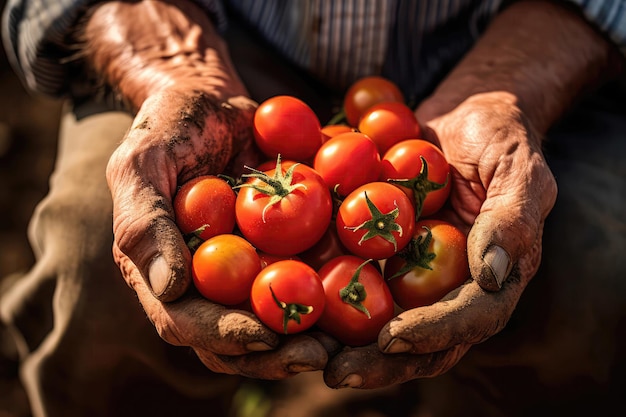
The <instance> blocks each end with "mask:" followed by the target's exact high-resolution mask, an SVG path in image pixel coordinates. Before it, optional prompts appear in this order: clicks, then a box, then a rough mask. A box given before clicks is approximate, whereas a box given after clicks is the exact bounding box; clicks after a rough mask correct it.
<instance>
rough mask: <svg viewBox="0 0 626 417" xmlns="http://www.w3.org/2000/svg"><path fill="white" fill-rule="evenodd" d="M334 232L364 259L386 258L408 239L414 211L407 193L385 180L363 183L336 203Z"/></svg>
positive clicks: (407, 241)
mask: <svg viewBox="0 0 626 417" xmlns="http://www.w3.org/2000/svg"><path fill="white" fill-rule="evenodd" d="M336 224H337V235H338V236H339V239H340V240H341V243H343V245H344V246H345V247H346V249H348V250H349V251H350V252H351V253H352V254H354V255H357V256H360V257H361V258H364V259H376V260H380V259H386V258H388V257H390V256H392V255H394V254H395V253H396V252H398V251H400V250H402V249H403V248H404V247H405V246H406V245H407V244H408V243H409V241H410V240H411V237H412V235H413V228H414V226H415V211H414V210H413V204H411V201H410V200H409V198H408V197H407V195H406V194H405V193H404V192H403V191H402V190H401V189H400V188H399V187H396V186H395V185H392V184H389V183H386V182H371V183H368V184H365V185H363V186H361V187H359V188H357V189H356V190H354V191H353V192H351V193H350V194H348V196H347V197H346V198H345V199H344V200H343V201H342V203H341V204H340V206H339V210H338V212H337V218H336Z"/></svg>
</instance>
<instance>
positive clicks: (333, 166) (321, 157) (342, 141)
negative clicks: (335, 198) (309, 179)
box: [313, 132, 381, 197]
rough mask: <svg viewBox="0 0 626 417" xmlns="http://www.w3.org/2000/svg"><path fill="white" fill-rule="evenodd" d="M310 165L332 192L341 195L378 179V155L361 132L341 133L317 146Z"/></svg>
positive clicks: (373, 144) (376, 150) (379, 169)
mask: <svg viewBox="0 0 626 417" xmlns="http://www.w3.org/2000/svg"><path fill="white" fill-rule="evenodd" d="M313 168H315V170H316V171H317V172H318V173H319V174H320V175H321V176H322V178H324V181H325V182H326V184H328V187H329V188H330V189H331V190H332V191H334V192H336V193H337V194H338V195H339V196H342V197H345V196H346V195H348V194H350V192H352V191H353V190H354V189H356V188H357V187H359V186H361V185H363V184H366V183H368V182H372V181H376V180H378V177H379V176H380V172H381V167H380V154H379V153H378V149H377V148H376V144H375V143H374V142H372V140H371V139H370V138H368V137H367V136H365V135H364V134H362V133H359V132H348V133H341V134H339V135H337V136H335V137H333V138H331V139H329V140H328V141H327V142H326V143H324V144H323V145H322V146H321V147H320V149H319V150H318V151H317V153H316V154H315V159H314V160H313Z"/></svg>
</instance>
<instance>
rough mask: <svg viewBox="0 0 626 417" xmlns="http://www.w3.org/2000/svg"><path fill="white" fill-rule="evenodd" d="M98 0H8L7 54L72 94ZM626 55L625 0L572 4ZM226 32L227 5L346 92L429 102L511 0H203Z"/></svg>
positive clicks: (40, 83)
mask: <svg viewBox="0 0 626 417" xmlns="http://www.w3.org/2000/svg"><path fill="white" fill-rule="evenodd" d="M96 1H97V0H8V1H7V6H6V8H5V12H4V15H3V25H2V30H3V38H4V41H5V49H6V50H7V54H8V56H9V58H10V60H11V62H12V63H13V64H14V66H15V68H16V70H17V72H18V73H19V74H21V75H22V77H23V80H24V83H25V84H26V85H27V86H28V87H29V88H30V89H32V90H34V91H38V92H41V93H44V94H48V95H53V96H60V95H63V94H67V92H68V90H69V88H70V84H69V83H70V81H71V77H68V74H67V62H68V60H71V58H72V56H73V53H74V52H75V51H72V46H71V45H67V44H66V42H67V35H68V33H69V32H70V31H71V29H72V26H73V24H74V23H75V22H76V20H77V18H78V17H79V16H80V15H81V14H82V13H83V11H84V10H85V8H86V7H88V6H89V5H91V4H92V3H95V2H96ZM566 1H569V2H572V3H575V4H576V5H578V6H579V7H581V8H582V10H583V13H584V15H585V16H586V17H587V18H588V19H589V20H590V21H591V22H593V23H594V24H595V25H597V27H598V28H600V29H601V30H603V31H604V32H606V34H607V35H608V36H609V37H610V39H612V40H613V41H614V42H615V43H616V44H617V45H618V46H619V47H620V48H621V49H622V51H624V53H626V0H566ZM197 2H198V3H199V4H200V5H201V6H202V7H204V8H205V9H206V10H207V11H208V12H209V13H210V15H211V16H212V17H213V19H214V21H215V22H216V23H217V24H218V27H220V28H221V29H224V28H225V27H226V25H227V15H226V12H225V3H228V6H229V7H230V8H232V9H233V10H234V11H236V12H237V13H238V14H240V15H241V17H243V18H244V19H246V20H248V21H249V22H251V23H253V24H254V25H255V26H256V27H257V28H258V30H259V33H260V35H261V36H262V37H264V38H265V39H266V40H267V41H268V42H270V43H271V44H273V45H275V46H276V48H277V49H278V50H279V51H280V52H281V53H282V54H283V55H284V56H285V57H286V58H288V59H289V60H291V61H293V62H294V63H296V64H297V65H299V66H301V67H303V68H305V69H307V70H309V71H311V73H312V74H313V75H315V76H316V77H318V78H319V79H321V80H323V81H325V82H327V83H328V84H330V85H331V86H333V87H335V88H337V89H344V88H346V87H347V86H348V85H349V84H350V83H352V82H353V81H354V80H356V79H357V78H359V77H361V76H364V75H367V74H382V75H385V76H387V77H389V78H391V79H393V80H394V81H395V82H397V83H398V84H399V85H400V86H401V88H402V89H403V91H404V92H405V94H406V95H407V97H409V98H413V99H416V100H418V99H420V98H421V97H423V96H424V95H425V94H427V93H428V92H429V91H430V89H432V88H433V87H434V85H436V83H437V82H438V81H439V80H440V78H441V77H442V76H443V75H445V73H446V72H447V71H448V70H449V69H450V68H451V67H452V66H453V65H454V64H455V63H456V62H457V61H458V60H459V59H460V57H461V56H462V55H463V54H464V53H465V52H466V51H467V50H468V48H469V47H470V46H471V45H472V43H474V41H475V40H476V39H477V37H478V36H479V35H480V34H481V32H482V31H483V30H484V28H485V27H486V25H487V24H488V23H489V21H490V20H491V19H492V18H493V16H494V15H495V14H496V13H497V12H498V10H499V8H500V7H501V6H502V3H503V0H297V1H294V0H263V1H261V0H224V1H223V2H220V1H219V0H197Z"/></svg>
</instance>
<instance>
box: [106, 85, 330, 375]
mask: <svg viewBox="0 0 626 417" xmlns="http://www.w3.org/2000/svg"><path fill="white" fill-rule="evenodd" d="M254 109H255V103H253V102H252V101H250V100H248V99H246V98H244V97H236V98H234V99H231V100H228V101H227V102H224V103H217V102H215V100H214V98H213V97H210V96H207V95H204V94H200V93H195V92H192V93H182V92H176V91H175V92H167V93H164V94H162V95H158V96H155V97H151V98H149V99H148V100H146V101H145V102H144V105H143V106H142V108H141V109H140V111H139V113H138V114H137V117H136V119H135V121H134V123H133V126H132V127H131V129H130V130H129V132H128V134H127V136H126V138H125V140H124V141H123V142H122V144H121V145H120V147H119V148H118V149H117V151H116V152H115V153H114V155H113V156H112V158H111V160H110V162H109V165H108V169H107V178H108V181H109V185H110V188H111V192H112V196H113V202H114V232H115V243H114V256H115V259H116V261H117V263H118V264H119V266H120V268H121V271H122V274H123V276H124V278H125V280H126V282H127V283H128V285H129V286H130V287H131V288H133V289H134V290H135V291H136V292H137V295H138V297H139V301H140V302H141V304H142V305H143V308H144V310H145V311H146V313H147V315H148V317H149V318H150V319H151V321H152V322H153V324H154V325H155V327H156V330H157V332H158V333H159V334H160V336H161V337H162V338H163V339H164V340H165V341H167V342H169V343H171V344H174V345H183V346H190V347H192V348H193V349H194V350H195V352H196V353H197V355H198V357H199V358H200V359H201V360H202V362H203V363H204V364H205V365H206V366H207V367H208V368H210V369H211V370H213V371H215V372H220V373H229V374H241V375H245V376H249V377H255V378H263V379H279V378H285V377H287V376H289V375H292V374H294V373H297V372H301V371H307V370H313V369H315V370H317V369H322V368H323V367H324V366H325V364H326V360H327V353H326V350H325V349H324V348H323V347H322V345H320V344H319V343H318V342H317V341H316V340H315V339H313V338H311V337H307V336H297V337H290V338H285V339H284V340H283V341H282V342H281V339H280V337H279V336H278V335H277V334H275V333H273V332H272V331H270V330H269V329H267V328H266V327H265V326H263V325H262V324H261V323H260V322H259V321H258V320H257V319H256V318H255V317H254V316H253V315H252V314H250V313H248V312H246V311H240V310H229V309H227V308H225V307H223V306H221V305H217V304H214V303H211V302H209V301H207V300H205V299H204V298H202V297H200V296H199V295H198V293H197V292H196V291H194V290H193V288H190V270H189V268H190V259H191V255H190V252H189V250H188V248H187V246H186V245H185V242H184V240H183V237H182V235H181V233H180V231H179V230H178V228H177V226H176V224H175V222H174V213H173V209H172V198H173V196H174V193H175V192H176V188H177V186H178V185H180V184H182V183H184V182H185V181H186V180H188V179H191V178H193V177H195V176H198V175H202V174H209V173H212V174H215V173H221V172H223V170H224V169H225V167H226V166H227V164H228V162H229V161H230V160H231V159H232V158H231V157H232V156H234V155H238V156H240V157H242V155H244V154H245V153H244V152H243V150H244V149H245V148H249V147H250V144H251V143H252V139H251V128H250V126H251V117H252V114H253V112H254ZM248 156H250V155H248ZM243 162H244V161H241V158H240V160H238V164H239V163H243ZM247 162H248V163H251V162H250V161H249V160H248V161H247ZM238 166H239V165H238ZM241 166H243V165H241ZM144 277H145V278H144ZM261 351H262V352H261ZM250 352H255V353H250Z"/></svg>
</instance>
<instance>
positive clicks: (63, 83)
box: [2, 0, 226, 97]
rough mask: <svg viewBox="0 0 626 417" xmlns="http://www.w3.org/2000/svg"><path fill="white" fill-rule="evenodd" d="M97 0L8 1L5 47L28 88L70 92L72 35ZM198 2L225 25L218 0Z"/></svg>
mask: <svg viewBox="0 0 626 417" xmlns="http://www.w3.org/2000/svg"><path fill="white" fill-rule="evenodd" d="M97 2H98V0H8V1H7V3H6V6H5V9H4V12H3V16H2V38H3V42H4V49H5V51H6V54H7V56H8V58H9V61H10V62H11V64H12V66H13V68H14V69H15V71H16V72H17V74H18V75H19V76H20V77H21V79H22V81H23V83H24V85H25V86H26V87H27V88H28V89H30V90H32V91H35V92H38V93H42V94H45V95H49V96H53V97H61V96H65V95H67V94H68V93H69V92H70V90H71V88H70V87H71V84H72V82H74V81H75V77H73V76H72V74H71V72H70V70H71V65H70V64H71V63H72V61H73V60H75V57H77V56H80V54H79V51H78V47H77V45H76V44H75V40H74V39H73V36H72V35H73V33H74V31H75V27H76V24H77V22H78V21H79V20H80V17H81V16H82V15H83V14H84V13H85V11H86V10H87V9H88V8H89V7H90V6H92V5H93V4H95V3H97ZM196 3H198V4H199V5H200V6H201V7H203V8H204V9H205V10H206V11H207V13H209V15H210V16H211V17H212V18H213V20H214V21H215V22H216V24H217V25H218V27H220V28H222V27H224V25H225V24H226V23H225V22H226V17H225V14H224V12H223V6H222V4H221V3H220V2H219V1H218V0H198V1H196ZM139 20H140V19H139ZM138 23H140V22H138Z"/></svg>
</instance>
